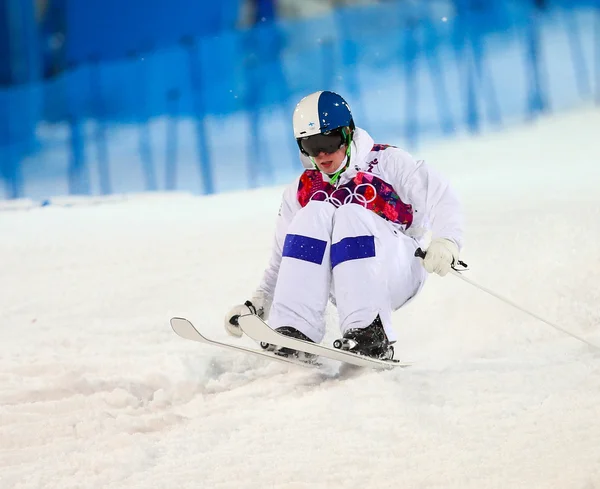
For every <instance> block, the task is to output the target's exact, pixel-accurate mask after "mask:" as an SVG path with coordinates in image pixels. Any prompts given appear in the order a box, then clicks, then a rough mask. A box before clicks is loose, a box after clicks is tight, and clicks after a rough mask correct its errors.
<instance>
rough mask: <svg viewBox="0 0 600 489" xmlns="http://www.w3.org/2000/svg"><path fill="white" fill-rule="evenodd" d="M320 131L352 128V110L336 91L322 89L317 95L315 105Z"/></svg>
mask: <svg viewBox="0 0 600 489" xmlns="http://www.w3.org/2000/svg"><path fill="white" fill-rule="evenodd" d="M317 111H318V113H319V122H320V125H321V133H324V132H328V131H332V130H334V129H338V128H339V127H350V128H351V129H354V121H353V119H352V112H351V111H350V106H349V105H348V103H347V102H346V101H345V100H344V99H343V98H342V97H341V96H340V95H338V94H337V93H335V92H329V91H323V92H321V95H319V101H318V106H317Z"/></svg>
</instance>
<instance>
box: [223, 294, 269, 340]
mask: <svg viewBox="0 0 600 489" xmlns="http://www.w3.org/2000/svg"><path fill="white" fill-rule="evenodd" d="M271 302H272V299H271V298H270V297H267V295H266V294H265V292H263V291H262V290H257V291H256V292H255V293H254V296H252V300H249V301H246V302H245V303H244V304H238V305H237V306H233V307H232V308H231V309H230V310H229V312H228V313H227V314H226V315H225V320H224V321H223V326H225V331H227V332H228V333H229V334H230V335H231V336H237V337H238V338H239V337H240V336H242V334H243V331H242V329H241V328H240V325H239V323H238V317H239V316H242V315H245V314H256V315H257V316H258V317H260V318H262V319H263V320H264V321H266V320H267V319H268V318H269V311H270V309H271Z"/></svg>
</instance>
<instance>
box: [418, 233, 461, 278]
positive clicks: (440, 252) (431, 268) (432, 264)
mask: <svg viewBox="0 0 600 489" xmlns="http://www.w3.org/2000/svg"><path fill="white" fill-rule="evenodd" d="M456 262H458V246H456V244H455V243H454V242H453V241H450V240H449V239H446V238H435V239H433V240H432V241H431V244H430V245H429V248H427V253H426V255H425V258H424V259H423V266H424V267H425V270H427V271H428V272H429V273H437V274H438V275H439V276H440V277H443V276H444V275H446V274H447V273H448V272H449V271H450V269H451V268H452V265H453V264H454V263H456Z"/></svg>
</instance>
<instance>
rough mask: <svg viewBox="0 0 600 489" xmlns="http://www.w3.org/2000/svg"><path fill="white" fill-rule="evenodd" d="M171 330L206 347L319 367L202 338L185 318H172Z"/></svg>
mask: <svg viewBox="0 0 600 489" xmlns="http://www.w3.org/2000/svg"><path fill="white" fill-rule="evenodd" d="M171 328H172V329H173V331H174V332H175V333H176V334H177V335H178V336H181V337H182V338H184V339H186V340H191V341H197V342H199V343H205V344H208V345H213V346H218V347H221V348H225V349H228V350H234V351H237V352H242V353H248V354H251V355H257V356H259V357H263V358H268V359H269V360H275V361H277V362H281V363H287V364H292V365H300V366H302V367H319V366H320V365H319V364H318V363H315V362H307V361H302V360H300V359H297V358H291V357H284V356H281V355H277V354H276V353H274V352H270V351H266V350H263V349H258V348H248V347H245V346H238V345H233V344H231V343H224V342H221V341H216V340H211V339H210V338H207V337H206V336H204V335H203V334H202V333H200V331H198V330H197V329H196V327H195V326H194V325H193V324H192V323H191V321H189V320H187V319H185V318H178V317H174V318H172V319H171Z"/></svg>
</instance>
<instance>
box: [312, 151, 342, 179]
mask: <svg viewBox="0 0 600 489" xmlns="http://www.w3.org/2000/svg"><path fill="white" fill-rule="evenodd" d="M345 157H346V145H345V144H344V145H342V147H341V148H340V149H338V150H337V151H335V152H334V153H325V152H323V151H321V152H320V153H319V154H318V155H317V156H315V157H314V158H313V159H314V161H315V165H317V168H318V169H319V170H321V171H322V172H323V173H327V174H329V175H332V174H333V173H335V172H336V171H338V170H339V169H340V167H341V166H342V162H343V161H344V158H345Z"/></svg>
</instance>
